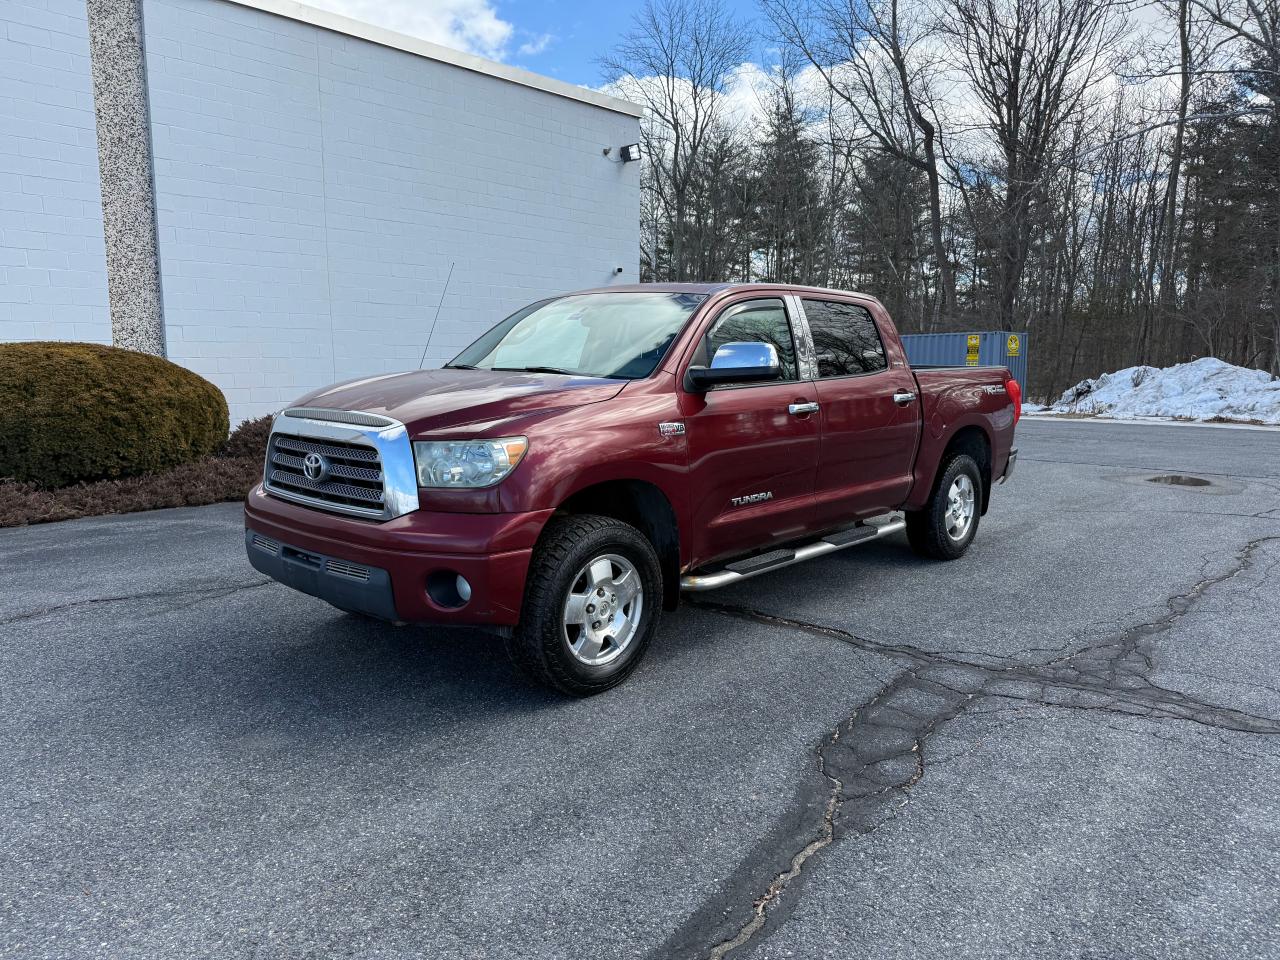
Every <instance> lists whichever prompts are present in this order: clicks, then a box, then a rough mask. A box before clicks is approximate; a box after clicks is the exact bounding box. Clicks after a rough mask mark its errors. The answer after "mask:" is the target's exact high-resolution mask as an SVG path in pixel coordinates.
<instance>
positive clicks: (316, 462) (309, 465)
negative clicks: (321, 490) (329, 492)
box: [302, 453, 329, 483]
mask: <svg viewBox="0 0 1280 960" xmlns="http://www.w3.org/2000/svg"><path fill="white" fill-rule="evenodd" d="M302 472H303V474H305V475H306V478H307V479H308V480H311V481H314V482H315V483H320V482H321V481H323V480H324V479H325V478H326V477H328V476H329V461H327V460H325V458H324V457H322V456H320V454H318V453H308V454H307V455H306V456H305V457H303V458H302Z"/></svg>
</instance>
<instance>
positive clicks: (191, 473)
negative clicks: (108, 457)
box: [0, 417, 271, 527]
mask: <svg viewBox="0 0 1280 960" xmlns="http://www.w3.org/2000/svg"><path fill="white" fill-rule="evenodd" d="M270 433H271V418H270V417H260V418H258V419H257V420H246V421H244V422H243V423H241V424H240V425H239V426H238V427H236V428H235V430H233V431H231V436H230V437H228V438H227V441H226V442H225V443H224V444H223V445H222V449H221V450H219V451H218V453H217V455H216V456H212V457H205V458H204V459H203V460H197V461H195V462H194V463H185V464H183V465H182V466H180V467H175V468H174V469H172V470H168V471H166V472H164V473H153V474H147V475H146V476H141V477H127V478H125V479H123V480H95V481H92V482H86V483H77V484H74V485H72V486H69V487H59V488H57V489H42V488H41V487H38V486H36V485H35V484H34V483H18V482H17V481H15V480H0V527H23V526H26V525H27V524H30V523H52V522H53V521H54V520H75V519H76V518H77V517H100V516H103V515H105V514H108V513H137V512H138V511H140V510H162V509H164V508H165V507H203V506H205V505H206V504H210V503H225V502H226V501H229V500H230V501H234V500H243V499H244V498H245V495H246V494H247V493H248V492H249V488H250V487H252V486H253V485H254V484H255V483H257V482H258V480H259V479H261V477H262V459H263V457H264V456H265V455H266V450H267V437H268V435H269V434H270Z"/></svg>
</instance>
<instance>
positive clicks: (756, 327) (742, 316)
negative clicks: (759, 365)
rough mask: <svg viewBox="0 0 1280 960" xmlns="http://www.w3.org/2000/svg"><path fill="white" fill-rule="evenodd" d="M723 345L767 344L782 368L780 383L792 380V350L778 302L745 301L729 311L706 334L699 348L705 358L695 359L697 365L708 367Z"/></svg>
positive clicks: (793, 353) (787, 326) (794, 358)
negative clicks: (772, 349) (776, 352)
mask: <svg viewBox="0 0 1280 960" xmlns="http://www.w3.org/2000/svg"><path fill="white" fill-rule="evenodd" d="M726 343H771V344H773V346H774V349H776V350H777V351H778V360H779V362H780V363H781V364H782V379H783V380H794V379H795V378H796V348H795V344H794V343H792V341H791V325H790V324H789V323H788V322H787V309H786V307H784V306H783V305H782V301H781V300H748V301H747V302H746V303H738V304H734V305H733V306H732V307H729V308H728V309H727V310H725V312H724V313H722V314H720V317H719V318H718V319H717V320H716V322H715V325H714V326H712V328H711V330H710V331H709V332H708V333H707V337H706V341H705V343H704V344H703V349H704V350H705V351H706V356H705V358H702V357H700V358H698V362H700V363H703V364H708V363H710V362H711V359H712V357H714V356H715V355H716V350H717V349H718V348H719V347H721V346H722V345H724V344H726Z"/></svg>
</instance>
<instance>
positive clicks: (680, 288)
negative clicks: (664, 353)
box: [573, 283, 875, 300]
mask: <svg viewBox="0 0 1280 960" xmlns="http://www.w3.org/2000/svg"><path fill="white" fill-rule="evenodd" d="M725 290H742V291H746V292H749V293H801V294H804V293H819V294H821V293H825V294H832V293H839V294H842V295H844V296H846V297H848V296H853V297H862V298H864V299H867V300H875V297H872V296H870V295H869V294H865V293H858V292H857V291H856V290H833V289H831V288H829V287H809V286H805V285H804V284H799V283H627V284H617V285H615V286H610V287H592V288H591V289H589V290H575V291H573V293H574V294H579V293H701V294H708V295H709V294H713V293H721V292H723V291H725Z"/></svg>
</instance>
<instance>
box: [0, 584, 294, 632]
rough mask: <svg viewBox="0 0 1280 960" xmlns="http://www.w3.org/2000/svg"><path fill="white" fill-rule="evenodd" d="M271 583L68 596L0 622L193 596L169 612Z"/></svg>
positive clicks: (34, 618)
mask: <svg viewBox="0 0 1280 960" xmlns="http://www.w3.org/2000/svg"><path fill="white" fill-rule="evenodd" d="M272 583H275V581H274V580H271V579H266V580H254V581H252V582H250V583H236V584H227V585H224V586H219V587H193V588H192V589H190V590H152V591H147V592H143V593H124V594H119V595H117V596H111V597H86V598H85V599H83V600H71V601H69V602H67V603H59V604H55V605H54V606H52V607H41V608H40V609H38V610H27V611H25V612H23V613H19V614H14V615H12V616H8V617H3V618H0V626H6V625H8V624H11V623H21V622H23V621H24V620H37V619H39V618H40V617H47V616H49V615H50V614H53V613H62V612H63V611H66V610H74V609H76V608H77V607H91V606H95V605H97V604H108V603H128V602H129V601H132V600H177V599H180V598H185V597H192V598H194V599H193V600H192V601H191V603H190V604H180V605H178V606H168V607H165V608H164V612H166V613H170V612H172V611H173V610H176V609H182V607H183V606H190V605H191V604H195V603H202V602H203V601H205V600H221V599H223V598H225V597H230V596H232V595H234V594H237V593H241V592H243V591H245V590H257V589H259V588H261V587H265V586H269V585H270V584H272Z"/></svg>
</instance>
